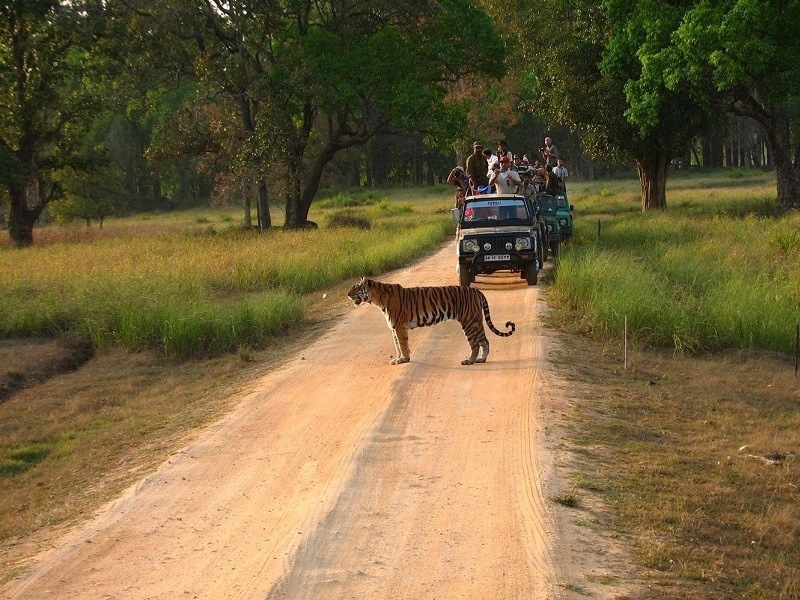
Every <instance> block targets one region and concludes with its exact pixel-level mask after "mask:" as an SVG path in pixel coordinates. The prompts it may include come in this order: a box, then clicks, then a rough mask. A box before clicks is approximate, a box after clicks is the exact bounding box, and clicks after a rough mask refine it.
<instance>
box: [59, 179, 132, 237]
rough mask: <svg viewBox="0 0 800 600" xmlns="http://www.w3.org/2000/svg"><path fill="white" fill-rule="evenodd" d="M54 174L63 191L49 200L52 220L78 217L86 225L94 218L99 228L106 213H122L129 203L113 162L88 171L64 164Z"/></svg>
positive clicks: (110, 214)
mask: <svg viewBox="0 0 800 600" xmlns="http://www.w3.org/2000/svg"><path fill="white" fill-rule="evenodd" d="M57 178H58V181H59V183H60V185H61V187H62V189H63V190H64V193H63V195H62V196H61V197H60V198H57V199H55V200H54V201H52V202H51V203H50V207H49V210H50V213H51V214H52V215H53V216H54V217H55V218H56V221H59V222H62V223H67V222H69V221H73V220H76V219H80V220H82V221H85V222H86V226H87V227H89V226H90V225H91V223H92V221H97V222H98V223H99V226H100V229H102V228H103V221H104V220H105V219H106V217H110V216H113V215H119V214H122V213H124V212H125V210H126V209H127V208H128V206H129V205H130V202H131V198H130V195H129V194H128V193H127V192H126V191H125V187H124V185H123V183H124V180H123V177H122V175H121V173H120V172H119V170H118V169H116V167H115V166H113V165H106V166H102V167H101V166H97V167H95V168H93V169H91V170H90V171H76V170H75V169H73V168H69V167H68V168H65V169H64V170H63V171H62V172H61V173H59V174H58V175H57Z"/></svg>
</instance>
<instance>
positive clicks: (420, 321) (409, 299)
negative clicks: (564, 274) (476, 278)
mask: <svg viewBox="0 0 800 600" xmlns="http://www.w3.org/2000/svg"><path fill="white" fill-rule="evenodd" d="M348 296H349V297H350V298H351V299H352V300H353V302H354V304H356V305H358V304H360V303H361V302H370V303H372V304H375V305H376V306H378V307H379V308H380V309H381V310H382V311H383V313H384V315H385V316H386V320H387V322H388V323H389V327H390V328H392V331H393V333H395V335H400V333H399V332H400V330H402V331H403V332H404V333H405V330H406V329H414V328H416V327H428V326H430V325H435V324H436V323H441V322H442V321H445V320H448V319H454V320H456V321H458V322H459V323H461V327H462V329H463V330H464V335H466V336H467V340H468V341H469V343H470V348H471V349H472V355H471V356H470V358H469V359H467V360H466V361H464V364H472V362H476V361H477V362H483V361H485V360H486V356H487V355H488V352H489V342H488V340H487V339H486V334H485V332H484V328H483V321H484V319H485V320H486V324H487V325H488V326H489V329H490V330H491V331H492V333H494V334H495V335H498V336H500V337H508V336H510V335H512V334H513V333H514V331H515V330H516V326H515V324H514V323H512V322H511V321H508V322H507V323H506V327H507V328H509V331H505V332H503V331H499V330H498V329H497V328H496V327H495V326H494V324H493V323H492V319H491V315H490V313H489V303H488V302H487V301H486V296H484V294H483V292H481V291H480V290H476V289H474V288H470V287H463V286H457V285H449V286H438V287H433V286H430V287H408V288H406V287H403V286H401V285H399V284H396V283H381V282H379V281H374V280H371V279H367V278H365V277H363V278H362V279H361V280H360V281H359V282H358V283H357V284H356V285H355V286H353V288H352V289H351V290H350V292H349V293H348ZM406 339H407V338H406ZM396 345H398V342H397V341H396ZM399 345H400V346H402V339H401V340H400V344H399ZM406 345H407V344H406ZM401 350H402V349H401ZM479 350H480V351H481V357H480V358H478V357H477V355H478V352H479ZM398 354H399V355H400V356H399V357H398V359H400V358H407V356H406V355H404V354H403V352H398ZM401 362H404V361H401Z"/></svg>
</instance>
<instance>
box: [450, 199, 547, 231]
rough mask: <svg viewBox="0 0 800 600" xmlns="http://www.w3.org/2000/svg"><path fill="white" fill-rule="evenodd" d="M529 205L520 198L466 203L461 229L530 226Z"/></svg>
mask: <svg viewBox="0 0 800 600" xmlns="http://www.w3.org/2000/svg"><path fill="white" fill-rule="evenodd" d="M530 223H531V214H530V212H529V209H528V204H527V202H525V199H524V198H522V197H519V198H491V199H489V198H486V199H482V200H468V201H467V202H466V203H464V213H463V215H462V217H461V228H462V229H469V228H473V227H505V226H507V225H530Z"/></svg>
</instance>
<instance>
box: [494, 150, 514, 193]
mask: <svg viewBox="0 0 800 600" xmlns="http://www.w3.org/2000/svg"><path fill="white" fill-rule="evenodd" d="M510 164H511V161H510V160H509V159H508V157H507V156H501V157H500V171H494V172H493V173H492V177H491V178H490V179H489V184H490V185H493V186H495V188H496V189H497V192H498V193H499V194H513V193H515V192H516V190H517V186H520V185H522V182H521V181H520V180H519V177H517V173H516V171H512V170H511V169H510V168H509V165H510Z"/></svg>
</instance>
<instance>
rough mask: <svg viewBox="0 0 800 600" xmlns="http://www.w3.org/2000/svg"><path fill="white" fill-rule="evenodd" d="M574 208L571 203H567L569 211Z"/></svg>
mask: <svg viewBox="0 0 800 600" xmlns="http://www.w3.org/2000/svg"><path fill="white" fill-rule="evenodd" d="M573 208H575V207H574V206H572V204H570V205H569V212H572V209H573Z"/></svg>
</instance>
